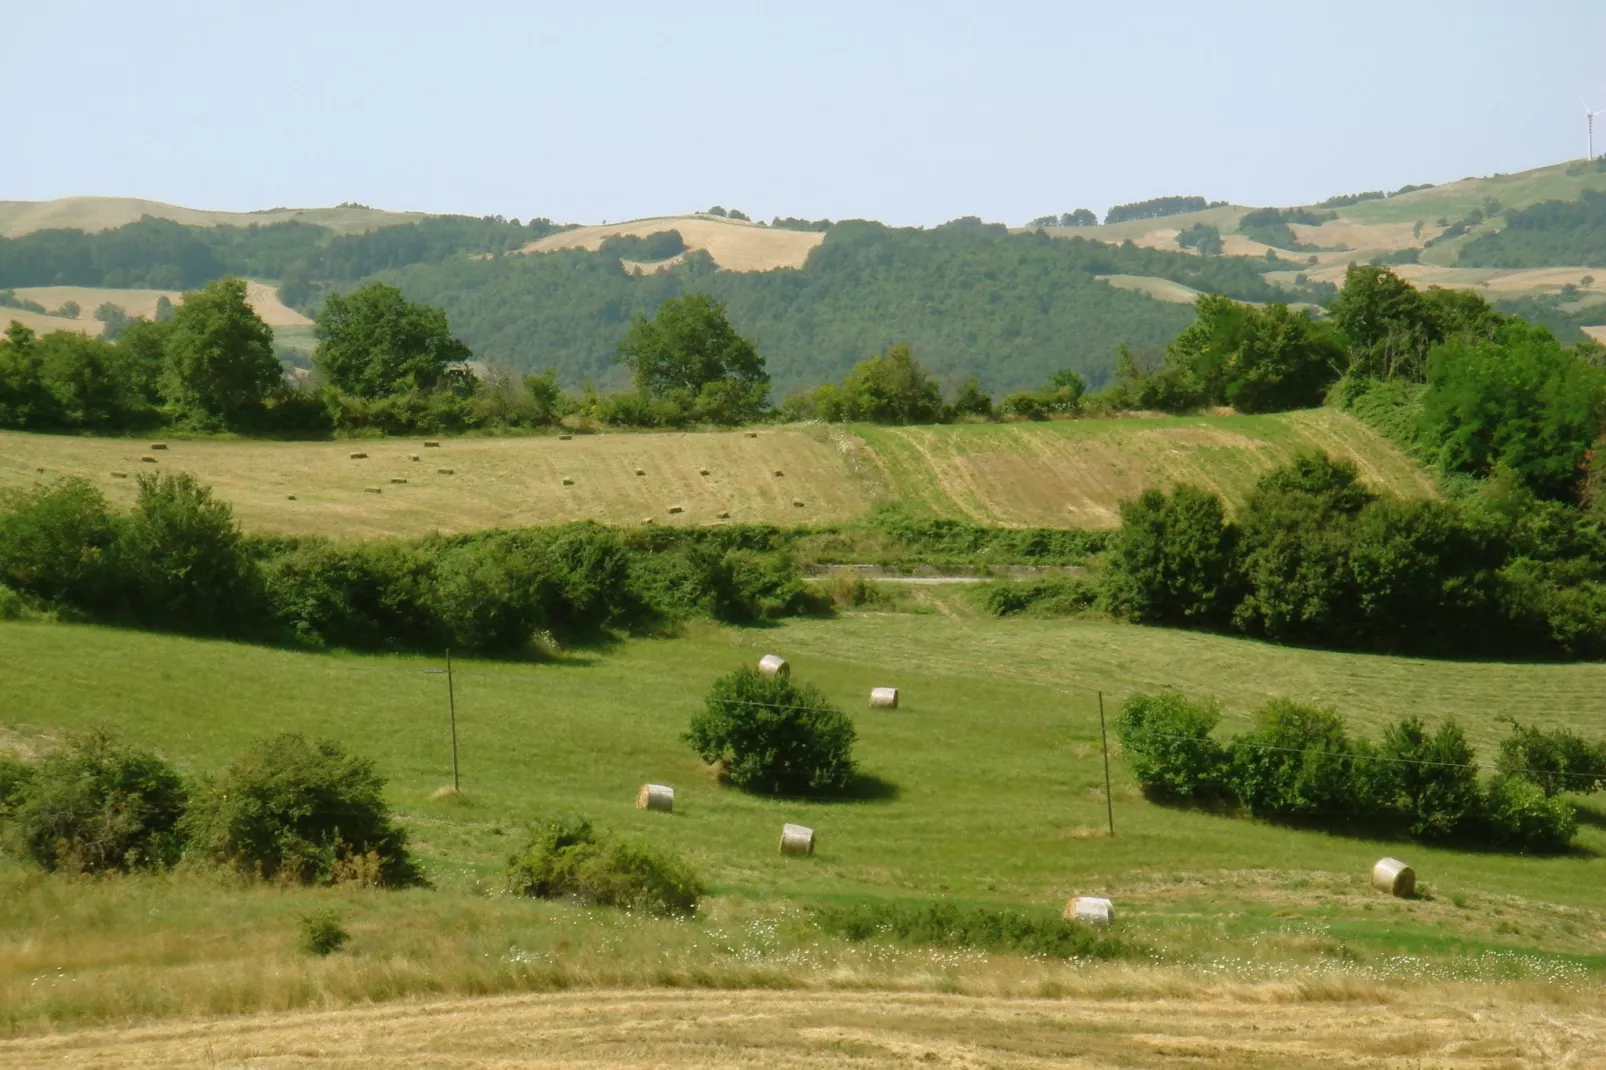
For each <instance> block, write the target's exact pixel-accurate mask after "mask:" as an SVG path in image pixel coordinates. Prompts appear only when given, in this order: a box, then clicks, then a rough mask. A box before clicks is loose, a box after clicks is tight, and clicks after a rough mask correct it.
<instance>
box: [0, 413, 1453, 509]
mask: <svg viewBox="0 0 1606 1070" xmlns="http://www.w3.org/2000/svg"><path fill="white" fill-rule="evenodd" d="M755 435H756V437H754V436H755ZM166 441H167V443H168V445H169V447H170V448H169V449H168V450H166V451H151V450H149V449H147V447H148V446H149V444H150V440H149V439H119V438H87V437H75V436H68V435H31V434H24V433H20V432H0V488H5V487H22V486H29V485H32V484H33V483H34V482H36V481H38V480H40V479H52V478H57V477H60V476H83V477H85V478H87V479H90V480H91V481H93V482H94V483H95V484H96V485H97V486H99V487H101V488H102V489H103V490H104V491H105V492H106V493H107V495H108V496H109V497H111V498H112V499H113V500H114V501H116V502H118V503H124V504H126V503H128V502H131V501H132V500H133V496H134V479H133V476H134V475H136V474H138V473H140V472H167V471H183V472H191V473H193V474H194V475H195V476H196V477H197V478H199V479H200V480H201V481H202V482H204V483H207V484H209V485H211V486H212V487H214V488H215V489H216V490H217V492H218V494H219V495H220V496H221V497H223V498H224V499H226V500H227V501H229V502H231V503H232V504H233V505H234V507H235V510H236V512H237V514H238V515H239V517H240V519H241V521H242V522H243V524H244V525H245V527H246V528H247V529H249V530H254V531H271V532H284V533H290V534H323V535H336V536H373V535H418V534H424V533H427V532H430V531H435V530H442V531H464V530H473V529H477V528H486V527H505V526H515V525H523V524H548V523H556V522H560V521H566V520H583V519H589V520H598V521H602V522H605V523H613V524H639V523H641V522H643V521H645V520H649V519H650V520H651V521H652V522H653V523H657V524H710V523H717V522H719V521H720V517H719V514H720V513H728V514H729V518H728V519H729V520H731V521H733V522H748V523H758V522H764V523H775V524H808V523H838V522H843V521H849V520H853V519H856V518H859V517H862V516H864V515H866V514H867V513H868V512H869V511H870V509H871V508H872V506H874V505H875V504H876V503H877V502H901V503H903V504H904V505H905V506H907V507H908V508H910V509H911V510H912V511H914V512H916V513H922V514H926V515H934V516H944V517H955V518H969V519H973V520H976V521H980V522H983V523H988V524H998V525H1005V526H1044V527H1085V528H1099V527H1111V526H1114V525H1115V524H1116V522H1117V516H1118V513H1117V510H1118V507H1119V504H1120V502H1121V501H1122V500H1123V499H1126V498H1131V497H1135V496H1136V495H1137V494H1138V493H1139V492H1140V491H1142V490H1143V489H1144V488H1145V487H1151V486H1157V487H1169V486H1171V485H1173V484H1175V483H1177V482H1183V481H1186V482H1192V483H1197V484H1199V485H1201V486H1205V487H1209V488H1211V489H1213V490H1217V491H1219V492H1221V493H1222V494H1223V495H1225V496H1226V498H1227V500H1228V502H1229V503H1233V504H1236V503H1240V502H1242V500H1243V497H1244V495H1245V494H1246V493H1247V492H1248V491H1249V489H1250V488H1251V487H1252V486H1253V484H1254V481H1255V480H1256V479H1257V478H1258V477H1259V476H1260V475H1261V474H1262V473H1263V472H1265V471H1267V470H1268V469H1270V468H1273V467H1275V466H1276V465H1278V464H1282V463H1284V462H1285V461H1287V460H1288V459H1289V458H1291V457H1292V456H1294V455H1295V454H1296V453H1298V452H1299V451H1301V450H1307V449H1322V450H1326V451H1328V452H1330V453H1332V454H1334V455H1336V456H1341V457H1347V458H1350V459H1352V460H1354V461H1355V462H1356V463H1357V464H1358V465H1359V466H1360V469H1361V471H1362V473H1363V475H1364V476H1365V478H1366V479H1367V480H1368V481H1370V482H1372V483H1374V484H1375V485H1377V486H1380V487H1384V488H1387V489H1389V490H1392V491H1394V492H1396V493H1399V494H1404V495H1422V494H1433V493H1434V489H1433V482H1432V479H1431V477H1430V476H1429V474H1428V473H1426V472H1425V471H1424V470H1422V469H1421V468H1420V467H1419V466H1418V465H1416V464H1415V463H1414V462H1412V461H1410V460H1409V459H1407V458H1406V457H1405V456H1404V455H1403V454H1401V453H1400V451H1399V450H1398V449H1397V448H1395V447H1394V446H1393V445H1392V444H1390V443H1389V442H1387V441H1386V440H1384V439H1383V438H1382V437H1381V436H1379V435H1378V434H1377V433H1376V432H1374V431H1372V430H1370V429H1369V428H1367V427H1366V426H1365V425H1363V424H1361V423H1360V422H1359V421H1357V420H1355V419H1353V418H1352V417H1350V416H1347V415H1345V414H1343V413H1340V412H1337V411H1333V410H1326V409H1323V410H1313V411H1310V412H1297V413H1281V414H1276V415H1268V416H1200V417H1165V418H1156V419H1117V420H1075V421H1066V422H1056V423H1044V424H959V425H953V426H943V427H909V428H877V427H867V426H856V427H849V428H837V427H825V426H818V425H815V426H792V427H781V428H762V429H760V430H758V431H756V432H752V433H749V432H745V431H733V432H702V433H660V434H629V433H620V434H602V435H579V434H577V435H575V436H574V437H573V438H572V439H571V440H568V441H565V440H562V439H559V438H558V437H557V436H556V435H544V436H536V437H519V438H457V439H445V440H442V445H441V447H440V448H438V449H429V448H425V447H424V445H423V442H424V440H423V439H379V440H349V441H338V442H263V441H229V440H222V439H201V440H187V441H186V440H177V439H172V438H167V439H166ZM352 453H366V454H367V455H368V456H367V457H366V458H364V459H360V460H353V459H352V458H351V454H352ZM415 456H416V457H417V458H418V460H416V461H414V460H411V459H410V458H412V457H415ZM143 457H150V458H152V459H153V463H146V462H143V461H142V460H141V458H143ZM442 468H449V469H451V474H443V473H442V472H441V471H440V469H442ZM637 469H640V470H641V471H642V472H644V473H645V474H644V475H637V474H636V471H637ZM705 470H706V471H707V473H708V474H707V475H703V474H702V473H703V472H704V471H705ZM118 472H121V473H123V475H122V476H117V475H115V474H114V473H118ZM777 473H779V474H777ZM565 479H571V480H573V483H572V484H571V485H565V484H564V482H563V481H564V480H565ZM397 480H401V481H403V482H395V481H397ZM375 489H377V490H378V491H379V493H374V492H373V491H374V490H375ZM291 495H294V499H293V500H292V499H291ZM798 502H801V503H802V504H801V505H798V504H796V503H798ZM673 506H679V507H681V510H682V511H681V512H679V513H670V512H669V510H670V508H671V507H673Z"/></svg>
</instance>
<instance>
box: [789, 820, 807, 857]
mask: <svg viewBox="0 0 1606 1070" xmlns="http://www.w3.org/2000/svg"><path fill="white" fill-rule="evenodd" d="M781 853H782V854H783V855H811V854H813V853H814V830H813V829H811V828H809V827H808V826H807V825H794V824H791V823H790V822H788V823H787V824H785V825H782V826H781Z"/></svg>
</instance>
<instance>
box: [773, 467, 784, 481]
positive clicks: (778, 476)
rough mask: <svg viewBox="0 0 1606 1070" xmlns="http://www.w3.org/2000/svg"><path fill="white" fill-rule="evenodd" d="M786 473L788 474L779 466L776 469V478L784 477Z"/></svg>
mask: <svg viewBox="0 0 1606 1070" xmlns="http://www.w3.org/2000/svg"><path fill="white" fill-rule="evenodd" d="M784 475H786V473H785V472H783V471H781V470H780V469H779V468H777V469H776V470H775V478H776V479H779V478H781V477H782V476H784Z"/></svg>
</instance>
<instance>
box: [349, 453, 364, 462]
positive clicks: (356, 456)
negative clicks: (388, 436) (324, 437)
mask: <svg viewBox="0 0 1606 1070" xmlns="http://www.w3.org/2000/svg"><path fill="white" fill-rule="evenodd" d="M349 459H350V460H353V461H366V460H367V459H368V455H367V454H366V453H353V454H352V455H351V456H350V458H349Z"/></svg>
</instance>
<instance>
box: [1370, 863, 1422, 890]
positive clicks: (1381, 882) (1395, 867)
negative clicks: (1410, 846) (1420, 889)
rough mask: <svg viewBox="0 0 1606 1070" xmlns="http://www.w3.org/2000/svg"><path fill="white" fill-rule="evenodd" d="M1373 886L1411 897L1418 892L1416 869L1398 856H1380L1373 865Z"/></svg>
mask: <svg viewBox="0 0 1606 1070" xmlns="http://www.w3.org/2000/svg"><path fill="white" fill-rule="evenodd" d="M1372 887H1373V888H1376V889H1377V890H1378V891H1380V892H1387V893H1389V894H1390V895H1394V896H1398V897H1400V898H1401V899H1409V898H1411V896H1413V895H1415V894H1416V870H1414V869H1412V868H1411V867H1410V866H1408V865H1406V864H1405V863H1404V862H1401V861H1400V860H1399V859H1398V858H1380V859H1378V862H1377V865H1375V866H1373V867H1372Z"/></svg>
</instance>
